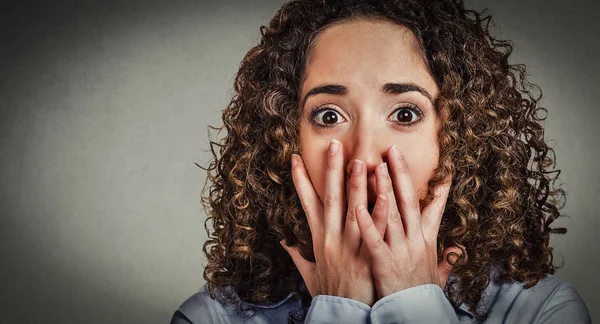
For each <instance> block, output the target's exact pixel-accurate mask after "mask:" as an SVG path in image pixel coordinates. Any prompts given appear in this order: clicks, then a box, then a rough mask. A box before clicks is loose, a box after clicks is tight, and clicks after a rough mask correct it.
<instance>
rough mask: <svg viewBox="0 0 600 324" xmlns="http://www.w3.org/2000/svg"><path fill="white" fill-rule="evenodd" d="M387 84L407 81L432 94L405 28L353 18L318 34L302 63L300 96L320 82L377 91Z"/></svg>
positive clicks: (432, 87)
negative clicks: (302, 77) (302, 80)
mask: <svg viewBox="0 0 600 324" xmlns="http://www.w3.org/2000/svg"><path fill="white" fill-rule="evenodd" d="M387 82H413V83H416V84H418V85H420V86H422V87H423V88H425V89H427V90H428V91H430V93H431V94H432V95H434V94H437V86H436V84H435V81H434V79H433V77H432V76H431V75H430V73H429V70H428V68H427V66H426V63H425V61H424V59H423V56H422V54H421V51H420V49H419V43H418V40H417V39H416V37H415V36H414V34H413V33H412V31H410V29H408V28H407V27H405V26H401V25H398V24H395V23H392V22H389V21H385V20H376V19H355V20H348V21H343V22H338V23H336V24H334V25H333V26H330V27H328V28H326V29H325V30H323V31H322V32H321V33H320V34H319V36H318V37H317V39H316V41H315V44H314V45H313V48H312V49H311V52H310V55H309V59H308V61H307V63H306V69H305V74H304V82H303V83H302V87H301V93H302V94H305V93H306V92H307V91H308V90H310V88H312V87H315V86H319V85H321V84H324V83H339V84H344V85H347V86H348V87H349V88H350V90H352V87H353V86H354V87H356V86H360V87H361V88H364V87H369V86H371V87H373V88H377V89H380V88H381V85H383V84H385V83H387ZM434 96H435V95H434Z"/></svg>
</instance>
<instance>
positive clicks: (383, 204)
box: [372, 194, 390, 238]
mask: <svg viewBox="0 0 600 324" xmlns="http://www.w3.org/2000/svg"><path fill="white" fill-rule="evenodd" d="M389 205H390V201H389V199H388V197H387V196H386V195H384V194H380V195H379V196H377V201H376V202H375V208H374V209H373V215H372V218H373V224H374V225H375V228H376V229H377V233H379V235H381V237H383V238H385V229H386V227H387V220H388V214H389Z"/></svg>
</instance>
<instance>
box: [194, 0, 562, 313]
mask: <svg viewBox="0 0 600 324" xmlns="http://www.w3.org/2000/svg"><path fill="white" fill-rule="evenodd" d="M484 13H485V11H483V12H481V13H478V12H476V11H473V10H468V9H466V8H465V7H464V4H463V2H462V1H461V0H436V1H431V0H368V1H365V0H347V1H342V0H340V1H335V0H332V1H329V0H295V1H291V2H289V3H287V4H285V5H284V6H283V7H282V8H281V9H280V10H279V11H278V12H277V14H276V15H275V17H274V18H273V19H272V20H271V22H270V23H269V25H267V26H262V27H261V29H260V31H261V35H262V39H261V41H260V43H259V44H258V45H257V46H255V47H254V48H252V49H251V50H250V51H249V52H248V53H247V54H246V56H245V57H244V59H243V61H242V63H241V65H240V68H239V71H238V73H237V75H236V77H235V82H234V96H233V98H232V100H231V102H230V104H229V105H228V106H227V108H226V109H224V110H223V123H224V124H223V126H221V127H220V128H214V127H211V128H212V129H218V130H222V129H223V127H225V128H226V130H227V134H226V136H225V137H224V138H222V139H221V140H220V141H219V142H215V141H212V140H211V142H210V148H211V152H212V155H213V160H211V162H210V164H209V166H208V168H206V169H205V170H207V172H208V177H207V179H206V181H207V182H206V183H205V185H204V189H203V191H202V204H203V205H204V208H205V210H206V213H207V215H208V219H207V220H206V222H205V228H206V231H207V232H208V234H209V240H208V241H207V242H206V243H205V244H204V247H203V251H204V253H205V254H206V256H207V258H208V264H207V266H206V268H205V270H204V279H205V280H206V281H207V283H208V285H209V287H210V291H211V295H212V294H213V290H214V289H216V288H222V287H225V286H229V287H232V288H233V290H234V291H235V294H236V295H237V296H239V299H241V300H242V301H246V302H253V303H263V302H274V301H277V300H281V299H282V298H283V297H285V296H287V295H288V294H289V293H293V298H294V300H299V299H302V305H303V307H304V308H307V307H308V305H310V299H311V297H310V294H309V293H308V291H307V290H306V288H305V287H304V286H303V280H302V277H301V275H300V273H299V272H298V270H297V268H296V266H295V265H294V263H293V261H292V259H291V257H290V256H289V255H288V254H287V252H286V251H285V250H284V249H283V248H282V247H281V246H280V243H279V241H280V240H281V239H283V238H285V239H286V243H287V244H288V245H297V246H298V248H299V250H300V252H301V254H302V255H303V256H304V257H305V258H306V259H307V260H310V261H314V254H313V251H312V239H311V235H310V231H309V227H308V223H307V220H306V217H305V214H304V212H303V210H302V207H301V204H300V202H299V199H298V196H297V194H296V191H295V188H294V185H293V183H292V181H291V170H290V159H291V155H292V153H299V151H298V149H299V133H298V125H299V112H298V100H299V98H298V94H299V89H300V86H301V80H302V78H303V70H304V68H305V65H306V60H307V55H309V54H310V49H311V47H312V46H313V45H314V42H315V40H316V38H317V36H318V35H319V33H320V32H321V31H322V30H323V29H325V28H327V27H328V26H331V24H332V23H335V22H339V21H342V20H349V19H356V18H374V19H385V20H388V21H392V22H395V23H397V24H400V25H403V26H406V27H408V28H409V29H410V30H411V31H412V32H413V33H414V35H415V36H416V38H417V39H418V40H419V43H420V45H421V49H422V53H423V59H424V60H425V62H426V63H427V65H428V67H429V69H430V72H431V73H432V75H433V76H434V78H435V80H436V82H437V85H438V87H439V88H440V92H439V97H438V99H437V102H436V106H437V107H438V109H440V111H442V112H444V116H445V117H444V122H443V124H442V127H441V129H440V132H439V134H438V136H439V143H440V157H439V165H438V167H437V169H436V170H435V174H434V176H433V177H432V179H430V181H429V183H428V184H429V188H430V189H429V192H428V193H427V197H426V198H425V199H424V201H422V203H423V205H425V204H427V203H428V202H430V201H431V200H432V198H433V192H432V190H433V189H432V188H435V187H436V186H437V185H438V184H440V183H441V182H442V181H443V179H445V178H446V177H447V176H451V177H452V179H453V181H452V190H451V191H450V194H449V197H448V202H447V205H446V209H445V212H444V215H443V218H442V223H441V226H440V231H439V235H438V255H441V252H442V251H443V250H444V249H445V248H447V247H449V246H457V247H459V248H460V249H461V251H462V255H461V256H459V257H458V258H457V259H454V258H453V256H449V260H448V261H449V262H451V263H454V270H453V272H454V274H455V276H454V277H453V278H452V279H451V281H450V282H449V284H448V285H447V287H446V292H445V293H446V295H447V297H448V299H449V300H450V301H451V303H452V304H453V305H455V306H458V305H460V304H461V303H463V302H465V303H466V304H467V305H468V306H469V309H470V310H471V311H472V312H473V313H474V314H476V317H477V318H479V319H483V318H485V316H486V314H485V312H483V311H481V310H480V309H478V307H477V305H478V304H479V303H480V301H481V295H482V292H483V290H484V289H485V287H486V286H487V284H488V283H489V280H490V277H489V274H490V272H491V271H496V270H498V271H497V273H498V279H500V280H507V281H515V282H521V283H524V285H525V287H526V288H529V287H532V286H533V285H535V284H536V283H537V282H538V281H539V280H540V279H542V278H543V277H544V276H545V275H546V274H548V273H550V274H552V273H554V272H555V270H556V269H557V268H558V267H557V266H555V265H553V256H552V248H551V247H549V240H550V233H565V232H566V229H564V228H551V227H550V224H551V223H552V222H553V221H554V220H556V219H557V218H558V217H559V216H561V215H560V213H559V209H560V208H562V207H563V206H564V198H565V193H564V191H563V190H562V189H560V188H558V189H556V186H555V180H556V179H557V177H558V175H559V174H560V170H553V168H554V167H555V161H554V160H555V156H554V150H553V149H552V148H550V147H548V145H547V144H546V143H545V141H544V129H543V127H542V123H541V122H542V121H543V120H544V119H545V116H539V112H540V111H542V112H546V110H545V109H544V108H542V107H539V106H538V102H539V99H540V98H541V91H540V90H539V88H538V87H537V86H536V85H534V84H531V83H530V82H528V81H527V80H526V75H525V66H524V65H512V64H509V62H508V57H509V56H510V54H511V52H512V46H511V44H510V42H508V41H505V40H498V39H496V38H494V37H492V36H491V34H490V30H489V25H490V22H491V17H490V16H489V15H487V16H483V14H484ZM536 92H539V94H538V95H535V93H536ZM215 146H217V147H218V148H219V153H218V154H217V152H216V150H215ZM207 190H208V193H207V192H206V191H207ZM209 221H211V222H212V229H209V227H208V222H209ZM440 258H441V257H440ZM440 260H441V259H440ZM453 261H454V262H453ZM290 315H294V314H290ZM302 317H303V315H302V314H300V315H298V314H296V315H294V316H291V317H290V320H301V319H302Z"/></svg>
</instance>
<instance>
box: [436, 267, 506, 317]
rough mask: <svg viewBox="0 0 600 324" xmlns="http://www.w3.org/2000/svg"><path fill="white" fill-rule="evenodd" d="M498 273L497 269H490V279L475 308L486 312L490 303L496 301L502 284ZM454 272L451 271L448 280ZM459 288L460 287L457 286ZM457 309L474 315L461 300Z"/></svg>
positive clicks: (490, 305)
mask: <svg viewBox="0 0 600 324" xmlns="http://www.w3.org/2000/svg"><path fill="white" fill-rule="evenodd" d="M497 274H498V270H492V271H490V273H489V275H488V277H489V279H490V281H489V283H488V285H487V286H486V287H485V289H484V290H483V293H482V297H481V301H480V304H479V305H477V310H478V311H480V312H484V313H487V312H488V311H489V310H490V309H491V307H492V305H493V304H494V303H495V302H496V298H497V297H498V292H499V291H500V288H501V287H502V285H503V282H502V281H500V280H499V279H497V278H498V276H497ZM454 277H455V275H454V272H452V273H451V274H450V276H449V277H448V280H450V279H451V278H454ZM459 289H460V287H459ZM457 308H458V309H460V310H462V311H464V312H465V313H467V314H469V315H470V316H471V317H475V314H473V313H472V312H471V311H470V310H469V306H468V305H467V304H466V303H465V302H463V303H462V304H460V305H459V306H458V307H457Z"/></svg>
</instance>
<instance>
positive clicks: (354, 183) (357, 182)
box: [350, 175, 363, 190]
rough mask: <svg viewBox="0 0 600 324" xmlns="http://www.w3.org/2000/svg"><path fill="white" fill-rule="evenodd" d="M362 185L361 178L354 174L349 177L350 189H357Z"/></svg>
mask: <svg viewBox="0 0 600 324" xmlns="http://www.w3.org/2000/svg"><path fill="white" fill-rule="evenodd" d="M362 187H363V184H362V181H361V179H360V178H358V177H356V176H355V175H352V177H351V178H350V189H354V190H358V189H361V188H362Z"/></svg>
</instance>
